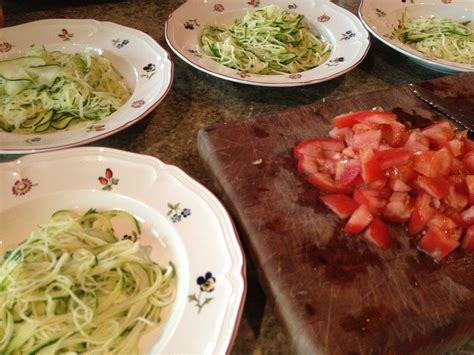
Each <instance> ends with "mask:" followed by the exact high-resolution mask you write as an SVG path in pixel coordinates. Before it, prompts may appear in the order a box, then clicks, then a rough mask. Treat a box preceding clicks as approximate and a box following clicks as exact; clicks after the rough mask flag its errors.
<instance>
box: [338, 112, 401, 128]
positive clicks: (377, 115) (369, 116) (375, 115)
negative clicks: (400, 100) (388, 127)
mask: <svg viewBox="0 0 474 355" xmlns="http://www.w3.org/2000/svg"><path fill="white" fill-rule="evenodd" d="M396 119H397V115H395V114H393V113H390V112H377V111H360V112H351V113H346V114H343V115H339V116H336V117H334V118H333V119H332V123H333V124H334V126H336V127H337V128H344V127H352V126H353V125H355V124H356V123H359V122H371V123H377V124H389V123H393V122H395V121H396Z"/></svg>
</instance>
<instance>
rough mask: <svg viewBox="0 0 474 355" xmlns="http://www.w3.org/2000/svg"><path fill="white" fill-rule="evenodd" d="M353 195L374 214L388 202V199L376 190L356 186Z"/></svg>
mask: <svg viewBox="0 0 474 355" xmlns="http://www.w3.org/2000/svg"><path fill="white" fill-rule="evenodd" d="M353 197H354V200H355V201H356V202H358V203H359V204H360V205H366V206H367V207H368V208H369V211H370V212H371V213H372V214H373V215H377V214H378V213H379V210H380V209H382V208H383V207H384V206H385V205H386V204H387V199H386V198H384V197H383V196H382V194H381V193H380V192H379V191H375V190H367V189H360V188H356V189H355V191H354V196H353Z"/></svg>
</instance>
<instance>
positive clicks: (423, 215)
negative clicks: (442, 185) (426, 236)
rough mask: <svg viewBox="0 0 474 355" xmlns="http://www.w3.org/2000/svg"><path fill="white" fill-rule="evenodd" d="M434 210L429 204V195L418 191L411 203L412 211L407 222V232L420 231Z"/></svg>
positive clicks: (414, 232)
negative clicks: (413, 201)
mask: <svg viewBox="0 0 474 355" xmlns="http://www.w3.org/2000/svg"><path fill="white" fill-rule="evenodd" d="M435 212H436V210H435V209H434V207H433V206H431V196H430V195H428V194H427V193H424V192H422V193H420V194H419V195H418V197H417V198H416V200H415V203H414V204H413V212H412V214H411V216H410V221H409V222H408V234H410V235H415V234H418V233H420V232H421V231H422V230H423V228H424V227H425V226H426V224H427V223H428V221H429V220H430V218H431V217H433V216H434V214H435Z"/></svg>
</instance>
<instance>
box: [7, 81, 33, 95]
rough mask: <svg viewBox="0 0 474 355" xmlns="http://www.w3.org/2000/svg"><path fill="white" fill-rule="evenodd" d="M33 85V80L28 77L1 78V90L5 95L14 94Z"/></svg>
mask: <svg viewBox="0 0 474 355" xmlns="http://www.w3.org/2000/svg"><path fill="white" fill-rule="evenodd" d="M32 85H33V82H32V81H31V80H28V79H19V80H8V79H4V80H3V91H4V92H5V94H6V95H10V96H14V95H16V94H19V93H20V92H22V91H23V90H25V89H26V88H28V87H30V86H32Z"/></svg>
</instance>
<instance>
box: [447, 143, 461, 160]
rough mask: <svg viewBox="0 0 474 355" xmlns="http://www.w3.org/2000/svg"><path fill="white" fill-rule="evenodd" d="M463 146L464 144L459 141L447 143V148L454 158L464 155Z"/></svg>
mask: <svg viewBox="0 0 474 355" xmlns="http://www.w3.org/2000/svg"><path fill="white" fill-rule="evenodd" d="M463 146H464V143H463V142H462V141H461V140H459V139H452V140H450V141H449V142H448V143H446V148H448V150H449V152H450V153H451V155H452V156H453V157H458V156H460V155H462V154H463V150H464V149H463Z"/></svg>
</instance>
